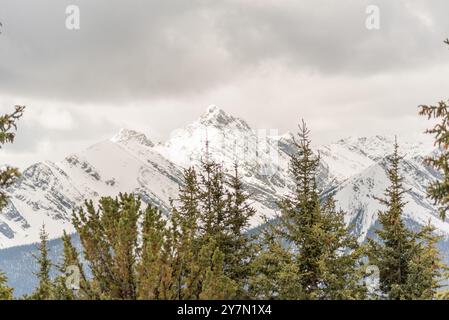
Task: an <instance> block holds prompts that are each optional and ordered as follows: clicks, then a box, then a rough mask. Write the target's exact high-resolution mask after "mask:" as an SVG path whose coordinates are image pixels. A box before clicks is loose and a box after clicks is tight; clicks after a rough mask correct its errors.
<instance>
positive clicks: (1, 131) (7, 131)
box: [0, 106, 25, 210]
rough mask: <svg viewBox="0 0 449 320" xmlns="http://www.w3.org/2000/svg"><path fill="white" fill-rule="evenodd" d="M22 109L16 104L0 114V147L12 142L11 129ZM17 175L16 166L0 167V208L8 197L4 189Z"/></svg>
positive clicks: (15, 127)
mask: <svg viewBox="0 0 449 320" xmlns="http://www.w3.org/2000/svg"><path fill="white" fill-rule="evenodd" d="M24 110H25V107H23V106H16V107H15V111H14V112H13V113H11V114H5V115H3V116H0V149H1V148H2V146H3V145H4V144H6V143H12V142H14V138H15V136H16V134H15V133H14V132H13V131H14V130H16V129H17V125H16V122H17V120H18V119H19V118H20V117H22V115H23V112H24ZM18 176H19V171H18V170H17V169H16V168H12V167H9V166H7V167H5V168H0V210H1V209H2V208H3V207H4V206H5V205H6V203H7V199H8V197H7V195H6V192H5V191H4V190H5V189H6V188H8V187H9V186H11V185H12V184H13V183H14V181H15V178H17V177H18Z"/></svg>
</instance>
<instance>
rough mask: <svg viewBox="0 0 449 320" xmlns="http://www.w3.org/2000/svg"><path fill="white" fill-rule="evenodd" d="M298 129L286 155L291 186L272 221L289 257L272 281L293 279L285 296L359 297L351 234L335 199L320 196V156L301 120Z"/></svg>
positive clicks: (355, 252)
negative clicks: (318, 184)
mask: <svg viewBox="0 0 449 320" xmlns="http://www.w3.org/2000/svg"><path fill="white" fill-rule="evenodd" d="M299 129H300V130H299V133H298V138H299V139H295V140H294V144H295V147H296V149H297V151H296V153H294V154H292V155H291V161H290V171H291V175H292V178H293V181H294V182H295V188H294V192H293V194H292V195H291V196H290V197H288V198H285V199H284V200H283V201H282V202H281V203H280V204H279V207H280V210H281V213H280V216H279V218H278V220H279V223H278V224H276V225H275V226H276V227H275V232H276V234H277V236H278V237H280V238H281V239H282V240H283V241H285V242H286V245H288V248H289V251H290V255H291V261H290V262H289V263H288V264H287V265H285V266H283V268H282V271H281V273H280V275H281V276H282V278H280V279H278V281H277V282H280V281H279V280H281V279H285V280H287V281H288V282H291V281H297V283H295V284H294V285H293V286H291V288H293V289H290V290H288V297H289V298H290V299H352V298H360V297H362V296H363V289H362V287H361V285H360V281H359V280H360V279H359V278H358V274H359V273H358V267H359V265H358V264H359V251H358V245H357V242H356V239H355V238H354V237H353V236H352V235H351V234H350V230H349V229H348V228H347V227H346V226H345V223H344V221H343V212H340V211H337V210H336V209H335V204H334V201H333V200H332V199H329V200H328V201H327V202H326V203H325V204H322V203H321V202H320V195H319V191H318V188H317V180H316V177H317V170H318V167H319V157H317V156H315V155H314V153H313V151H312V149H311V146H310V145H311V141H310V139H309V130H308V129H307V127H306V125H305V123H304V122H303V123H302V125H300V126H299ZM295 279H297V280H295ZM283 282H284V283H285V282H286V281H283Z"/></svg>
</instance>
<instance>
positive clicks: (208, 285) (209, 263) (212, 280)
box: [199, 241, 237, 300]
mask: <svg viewBox="0 0 449 320" xmlns="http://www.w3.org/2000/svg"><path fill="white" fill-rule="evenodd" d="M199 257H200V265H201V266H203V267H204V270H205V273H203V277H204V280H203V284H202V291H201V293H200V296H199V298H200V299H202V300H226V299H233V298H235V294H236V292H237V283H236V282H235V281H234V280H232V279H230V278H229V277H228V276H226V275H225V273H224V270H223V265H224V255H223V253H222V252H221V251H220V249H219V248H218V247H216V245H215V243H214V241H211V242H210V243H209V245H206V246H204V247H203V248H202V250H201V252H200V256H199Z"/></svg>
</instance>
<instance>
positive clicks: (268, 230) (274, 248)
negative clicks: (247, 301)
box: [249, 219, 302, 300]
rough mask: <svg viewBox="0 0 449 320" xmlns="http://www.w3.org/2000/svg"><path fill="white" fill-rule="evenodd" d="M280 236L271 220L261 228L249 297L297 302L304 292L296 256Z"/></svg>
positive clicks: (252, 262) (252, 268) (252, 265)
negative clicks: (294, 260) (294, 261)
mask: <svg viewBox="0 0 449 320" xmlns="http://www.w3.org/2000/svg"><path fill="white" fill-rule="evenodd" d="M288 249H289V248H288V247H287V246H286V245H285V244H284V243H283V241H282V239H280V238H279V237H277V233H276V231H275V230H274V228H273V226H272V225H270V224H269V222H268V219H266V221H265V226H263V227H261V230H260V234H259V240H258V241H257V242H256V251H257V252H258V254H256V255H255V257H254V259H253V260H252V261H251V265H250V266H251V272H250V278H249V295H250V297H251V298H254V299H257V300H259V299H260V300H273V299H276V300H282V299H295V298H296V299H297V298H298V297H299V295H300V294H301V292H302V288H301V284H300V279H299V272H298V270H297V269H296V266H295V265H294V264H293V263H292V261H293V254H292V253H291V251H290V250H288Z"/></svg>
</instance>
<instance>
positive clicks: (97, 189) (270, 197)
mask: <svg viewBox="0 0 449 320" xmlns="http://www.w3.org/2000/svg"><path fill="white" fill-rule="evenodd" d="M393 140H394V139H393V137H384V136H375V137H369V138H367V137H362V138H348V139H342V140H339V141H337V142H335V143H332V144H329V145H325V146H319V147H317V148H316V150H317V152H319V154H320V159H321V160H320V161H321V163H320V172H319V177H318V180H319V186H320V188H321V190H323V194H328V193H334V194H335V197H336V199H337V201H338V204H339V206H340V207H341V208H342V209H343V210H345V211H346V212H347V215H346V221H347V223H352V224H354V225H355V232H356V233H357V235H358V237H359V239H360V240H361V241H362V240H363V239H364V238H365V237H366V235H367V234H369V233H370V232H372V229H373V227H374V226H375V224H376V219H377V212H378V210H379V209H381V207H380V206H379V204H378V202H377V201H376V200H375V199H374V198H373V197H374V196H382V194H383V190H384V189H385V187H386V186H387V185H388V179H387V175H386V161H385V157H386V156H387V155H388V154H389V153H390V152H391V151H392V149H393ZM400 145H401V152H402V153H404V154H406V158H405V159H404V161H403V165H402V173H403V174H404V176H405V181H404V185H405V188H406V189H410V191H408V192H407V194H406V200H407V201H408V203H407V206H406V217H407V221H408V222H409V223H410V224H412V225H414V224H418V225H422V224H426V223H428V222H429V221H430V222H431V223H432V224H433V225H435V226H436V227H437V229H438V231H439V232H440V233H441V234H442V235H444V236H446V237H447V236H448V235H449V224H448V223H446V222H443V221H442V220H441V219H439V217H438V216H437V213H436V208H435V207H434V206H433V205H432V203H431V202H430V201H429V200H428V199H427V198H426V192H425V187H426V186H427V185H428V184H429V183H430V182H431V181H433V180H435V179H438V178H439V176H438V174H437V173H436V172H435V171H433V170H431V169H430V168H428V167H426V166H425V165H423V162H422V160H423V158H424V157H425V156H426V155H428V154H430V153H432V152H435V150H434V149H433V148H432V147H431V146H430V145H425V144H423V143H407V142H402V141H400ZM294 150H295V146H294V143H293V135H291V134H284V135H279V134H278V133H277V132H274V131H269V130H268V131H265V130H252V129H251V128H250V126H249V125H248V124H247V123H246V122H245V121H244V120H242V119H238V118H236V117H233V116H231V115H229V114H227V113H226V112H224V111H223V110H221V109H219V108H217V107H215V106H212V107H209V108H208V109H207V110H206V112H205V113H204V114H203V115H202V116H201V117H200V118H199V119H198V120H197V121H195V122H194V123H192V124H190V125H188V126H186V127H185V128H183V129H179V130H176V131H174V132H173V133H172V135H171V137H170V138H169V139H168V141H166V142H165V143H159V144H154V143H153V142H152V141H151V140H150V139H148V138H147V137H146V136H145V135H144V134H143V133H139V132H136V131H132V130H126V129H122V130H120V132H119V133H118V134H117V135H116V136H114V137H113V138H111V139H110V140H107V141H103V142H100V143H98V144H95V145H93V146H91V147H89V148H88V149H86V150H84V151H82V152H79V153H75V154H72V155H69V156H67V157H66V158H65V159H64V160H62V161H60V162H57V163H53V162H45V163H37V164H34V165H32V166H31V167H29V168H28V169H26V170H25V171H24V172H23V175H22V177H21V178H20V180H19V181H18V182H17V183H16V184H15V185H14V186H13V187H11V188H10V189H9V190H8V193H9V194H10V196H11V200H10V202H9V204H8V206H7V208H6V209H5V210H4V211H3V212H2V213H1V214H0V248H7V247H12V246H17V245H24V244H29V243H33V242H36V241H37V240H38V234H39V228H40V227H41V226H42V224H45V226H46V229H47V231H48V232H49V234H50V237H51V238H57V237H60V236H61V234H62V232H63V230H67V231H69V232H71V231H73V228H72V226H71V223H70V217H71V213H72V211H73V210H74V209H76V208H77V207H79V206H80V205H82V204H83V202H84V200H86V199H93V200H94V201H95V200H98V199H99V197H100V196H116V195H117V194H118V193H119V192H134V193H135V194H138V195H140V196H141V197H142V199H143V200H144V201H145V202H147V203H152V204H154V205H157V206H159V207H160V208H161V209H162V210H164V211H165V212H167V213H168V212H169V210H168V209H169V200H170V198H176V196H177V192H178V188H179V185H180V184H181V182H182V170H183V168H186V167H189V166H192V165H193V166H195V165H198V164H199V163H200V161H201V160H202V157H205V156H207V157H210V158H212V159H214V160H216V161H218V162H220V163H222V164H223V165H224V166H225V167H226V168H227V169H229V170H232V168H233V165H234V163H238V164H239V166H240V173H241V175H242V176H243V181H244V183H245V186H246V188H247V190H248V191H249V192H250V193H251V194H252V195H253V201H252V205H253V207H254V208H255V209H257V212H258V214H257V216H255V217H254V218H253V220H252V221H251V225H252V226H253V227H256V226H257V225H259V224H260V222H261V221H262V219H261V217H262V216H263V215H267V216H269V217H270V216H271V217H272V216H274V215H275V213H276V202H277V201H278V200H279V199H280V198H281V197H282V196H283V195H285V194H287V193H289V192H290V190H291V188H292V181H291V179H290V176H289V173H288V166H289V155H290V154H291V153H292V152H294Z"/></svg>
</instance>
